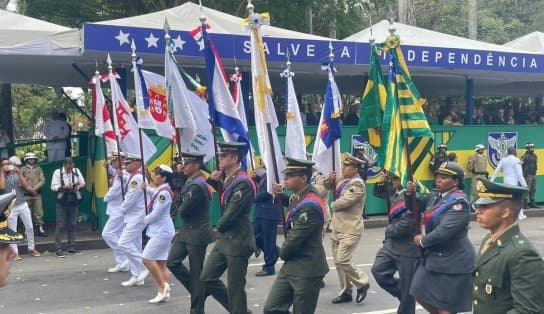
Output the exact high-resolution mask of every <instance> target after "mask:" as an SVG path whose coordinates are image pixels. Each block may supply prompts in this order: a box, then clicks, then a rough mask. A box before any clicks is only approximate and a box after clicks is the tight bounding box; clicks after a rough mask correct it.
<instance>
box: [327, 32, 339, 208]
mask: <svg viewBox="0 0 544 314" xmlns="http://www.w3.org/2000/svg"><path fill="white" fill-rule="evenodd" d="M328 70H329V73H330V75H334V51H333V46H332V41H329V66H328ZM333 102H334V98H333ZM336 141H338V139H336V140H334V142H332V147H331V148H332V149H331V153H332V171H333V172H334V173H336V170H337V169H336ZM331 185H332V186H333V200H336V180H333V181H332V182H331Z"/></svg>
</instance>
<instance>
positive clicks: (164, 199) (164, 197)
mask: <svg viewBox="0 0 544 314" xmlns="http://www.w3.org/2000/svg"><path fill="white" fill-rule="evenodd" d="M171 204H172V197H171V196H170V193H169V192H168V191H161V192H159V195H157V197H156V198H155V201H154V202H153V205H152V206H153V210H152V211H151V213H150V214H149V215H147V216H145V217H144V224H145V225H146V226H147V225H149V224H150V223H153V222H155V221H157V220H158V219H159V218H160V217H161V216H162V215H164V214H165V213H170V205H171Z"/></svg>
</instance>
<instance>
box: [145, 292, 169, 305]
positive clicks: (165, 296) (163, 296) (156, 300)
mask: <svg viewBox="0 0 544 314" xmlns="http://www.w3.org/2000/svg"><path fill="white" fill-rule="evenodd" d="M168 300H170V293H168V292H167V293H166V294H163V293H160V292H159V293H157V295H156V296H155V297H154V298H153V299H151V300H149V301H148V302H149V303H152V304H157V303H161V302H166V301H168Z"/></svg>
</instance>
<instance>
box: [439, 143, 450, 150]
mask: <svg viewBox="0 0 544 314" xmlns="http://www.w3.org/2000/svg"><path fill="white" fill-rule="evenodd" d="M438 148H446V149H447V148H448V145H446V144H444V143H442V144H440V145H438Z"/></svg>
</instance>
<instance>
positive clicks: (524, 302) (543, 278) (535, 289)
mask: <svg viewBox="0 0 544 314" xmlns="http://www.w3.org/2000/svg"><path fill="white" fill-rule="evenodd" d="M525 241H526V240H525ZM514 245H517V244H514ZM521 245H525V246H528V244H527V243H525V244H521ZM509 264H510V265H509V266H510V278H511V279H510V280H511V293H512V298H513V299H514V302H513V305H514V307H513V308H512V309H510V310H509V311H508V312H506V313H507V314H521V313H542V312H541V311H542V310H543V309H544V298H543V297H542V291H544V261H543V260H542V258H541V257H540V256H539V255H538V253H537V252H536V251H534V250H531V249H524V250H521V251H519V252H518V254H516V255H515V256H513V257H512V258H511V259H510V261H509Z"/></svg>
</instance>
